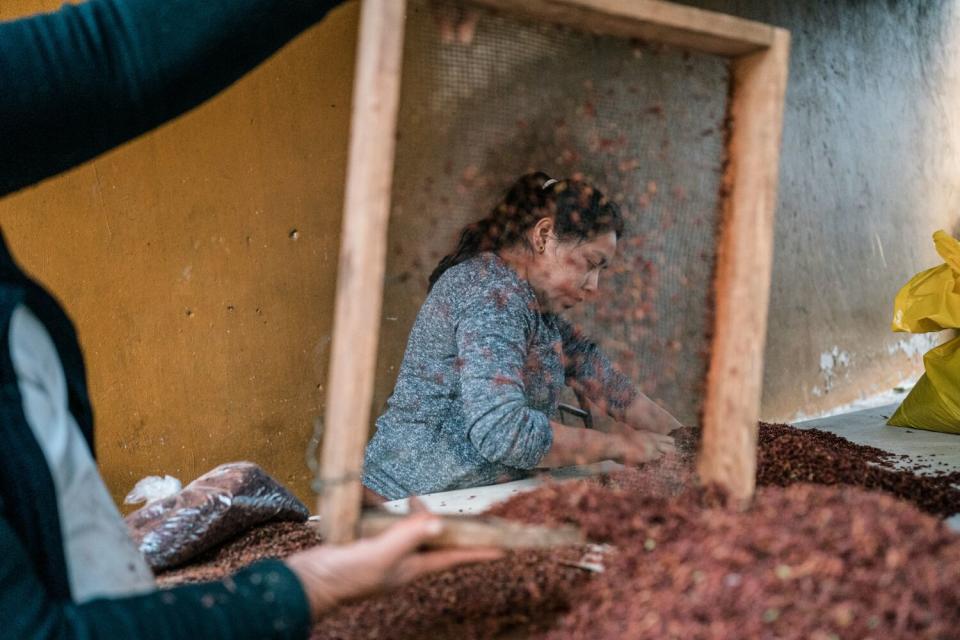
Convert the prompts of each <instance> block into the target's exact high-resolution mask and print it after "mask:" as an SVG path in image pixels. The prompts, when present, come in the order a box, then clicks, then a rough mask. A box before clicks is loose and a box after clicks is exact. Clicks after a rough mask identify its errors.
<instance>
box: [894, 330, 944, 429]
mask: <svg viewBox="0 0 960 640" xmlns="http://www.w3.org/2000/svg"><path fill="white" fill-rule="evenodd" d="M923 368H924V371H925V372H924V374H923V375H922V376H920V379H919V380H918V381H917V384H916V385H915V386H914V387H913V389H911V390H910V393H909V394H908V395H907V397H906V398H904V399H903V402H902V403H900V406H899V407H897V410H896V412H895V413H894V414H893V415H892V416H890V420H889V421H887V424H889V425H891V426H894V427H913V428H915V429H928V430H930V431H943V432H945V433H960V337H956V338H954V339H953V340H951V341H950V342H946V343H944V344H942V345H940V346H939V347H934V348H933V349H931V350H930V351H927V353H926V354H925V355H924V356H923Z"/></svg>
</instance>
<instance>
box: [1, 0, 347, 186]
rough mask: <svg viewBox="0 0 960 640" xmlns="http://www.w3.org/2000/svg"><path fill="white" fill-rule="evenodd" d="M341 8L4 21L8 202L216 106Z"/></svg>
mask: <svg viewBox="0 0 960 640" xmlns="http://www.w3.org/2000/svg"><path fill="white" fill-rule="evenodd" d="M337 4H339V2H337V1H336V0H89V1H88V2H85V3H83V4H80V5H76V6H71V5H65V6H64V7H63V8H61V9H60V10H59V11H57V12H55V13H50V14H42V15H35V16H31V17H27V18H23V19H20V20H14V21H10V22H2V23H0V196H2V195H4V194H7V193H10V192H12V191H15V190H17V189H20V188H23V187H25V186H28V185H30V184H33V183H35V182H38V181H40V180H42V179H44V178H46V177H49V176H52V175H55V174H57V173H60V172H61V171H64V170H66V169H69V168H70V167H73V166H75V165H77V164H80V163H81V162H84V161H85V160H88V159H90V158H92V157H94V156H96V155H98V154H100V153H102V152H104V151H106V150H108V149H110V148H112V147H115V146H117V145H119V144H120V143H122V142H125V141H127V140H129V139H131V138H134V137H136V136H138V135H140V134H141V133H144V132H146V131H148V130H150V129H152V128H154V127H156V126H157V125H159V124H161V123H163V122H165V121H167V120H170V119H172V118H174V117H175V116H177V115H180V114H181V113H183V112H185V111H187V110H188V109H191V108H193V107H195V106H196V105H198V104H200V103H201V102H203V101H204V100H206V99H208V98H210V97H211V96H213V95H214V94H216V93H217V92H219V91H220V90H222V89H223V88H225V87H226V86H228V85H229V84H231V83H232V82H234V81H235V80H237V79H238V78H239V77H240V76H242V75H243V74H244V73H246V72H247V71H249V70H250V69H252V68H253V67H255V66H256V65H257V64H259V63H260V62H262V61H263V60H265V59H266V58H267V57H268V56H270V54H272V53H273V52H275V51H276V50H277V49H279V48H280V47H281V46H283V44H284V43H286V42H287V41H289V40H290V39H291V38H293V37H294V36H295V35H297V34H298V33H300V32H301V31H303V30H304V29H306V28H307V27H309V26H310V25H312V24H313V23H315V22H317V21H318V20H320V18H322V17H323V16H324V15H325V14H326V13H327V11H329V9H330V8H331V7H333V6H335V5H337Z"/></svg>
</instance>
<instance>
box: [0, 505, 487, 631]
mask: <svg viewBox="0 0 960 640" xmlns="http://www.w3.org/2000/svg"><path fill="white" fill-rule="evenodd" d="M441 528H442V524H441V523H440V521H439V520H438V519H436V518H434V517H431V516H427V515H418V516H413V517H411V518H409V519H408V520H406V521H404V522H402V523H400V524H398V525H397V526H395V527H394V528H393V529H391V530H390V531H387V532H386V533H384V534H383V535H381V536H379V537H377V538H372V539H369V540H362V541H360V542H357V543H355V544H353V545H347V546H342V547H334V546H329V547H324V546H320V547H316V548H314V549H310V550H307V551H302V552H300V553H297V554H295V555H293V556H291V557H290V558H288V559H287V561H286V562H282V561H280V560H265V561H263V562H258V563H256V564H254V565H251V566H250V567H248V568H246V569H244V570H242V571H240V572H238V573H236V574H235V575H233V576H231V577H230V578H227V579H225V580H223V581H220V582H211V583H205V584H196V585H186V586H181V587H176V588H173V589H168V590H160V591H154V592H151V593H148V594H144V595H137V596H130V597H126V598H110V599H98V600H92V601H90V602H86V603H83V604H79V605H77V604H73V603H70V602H58V601H54V600H51V599H50V598H48V597H47V596H46V593H45V591H44V588H43V585H42V584H41V583H40V581H39V580H38V578H37V576H36V575H35V573H34V571H33V566H32V564H31V563H30V562H29V560H28V558H27V555H26V553H25V551H24V549H23V546H22V545H21V544H20V540H19V538H17V536H16V534H15V533H14V532H13V530H12V529H11V527H10V526H9V524H8V523H7V522H6V520H5V519H4V518H3V517H0V629H3V637H4V638H15V639H18V640H19V639H23V640H26V639H30V640H100V639H102V640H117V639H118V638H124V639H125V640H171V639H183V640H188V639H189V640H195V639H197V638H204V640H217V639H220V638H223V639H224V640H226V639H230V640H245V639H247V638H249V639H251V640H253V639H257V640H260V639H263V638H280V639H285V640H286V639H289V640H294V639H296V640H302V639H303V638H306V637H307V635H308V633H309V630H310V627H311V626H312V623H313V622H315V621H316V620H317V618H318V617H319V615H320V614H321V613H322V612H323V611H325V610H327V609H329V608H330V607H333V606H335V605H337V604H339V603H341V602H346V601H349V600H353V599H355V598H358V597H361V596H364V595H369V594H372V593H375V592H377V591H380V590H384V589H389V588H391V587H395V586H398V585H400V584H403V583H404V582H407V581H409V580H412V579H414V578H416V577H418V576H420V575H423V574H424V573H427V572H430V571H439V570H443V569H447V568H450V567H452V566H454V565H457V564H462V563H464V562H474V561H480V560H489V559H493V558H496V557H498V553H497V552H495V551H489V550H472V551H471V550H462V551H436V552H428V553H418V552H417V548H418V547H419V546H420V545H421V544H422V543H424V542H426V541H428V540H429V539H431V538H433V537H434V536H436V535H437V534H438V533H439V531H440V529H441Z"/></svg>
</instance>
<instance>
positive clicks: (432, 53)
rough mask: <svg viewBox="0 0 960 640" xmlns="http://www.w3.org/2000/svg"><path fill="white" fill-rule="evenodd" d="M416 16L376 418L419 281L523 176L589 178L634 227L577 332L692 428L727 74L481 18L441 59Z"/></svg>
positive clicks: (568, 32) (430, 17)
mask: <svg viewBox="0 0 960 640" xmlns="http://www.w3.org/2000/svg"><path fill="white" fill-rule="evenodd" d="M436 11H437V8H436V5H435V4H431V5H428V4H427V3H426V2H422V1H420V0H412V1H411V2H410V3H409V11H408V22H407V31H406V38H405V48H404V60H403V78H402V89H401V106H400V113H399V121H398V127H399V128H398V133H399V137H398V146H397V156H396V165H395V166H396V168H395V175H394V187H393V209H392V212H391V215H392V219H391V228H390V241H389V257H388V269H387V280H386V292H385V298H384V304H385V307H384V315H385V318H386V320H385V323H384V327H383V335H382V338H381V358H380V365H379V366H380V371H379V375H378V381H377V390H376V398H375V402H376V407H375V409H377V410H379V409H381V408H382V407H383V404H384V402H385V401H386V398H387V397H388V396H389V394H390V391H391V389H392V386H393V383H394V380H395V376H396V370H397V368H398V367H399V363H400V359H401V357H402V354H403V349H404V347H405V344H406V339H407V334H408V333H409V330H410V327H411V326H412V323H413V320H414V318H415V316H416V313H417V310H418V309H419V307H420V304H421V303H422V302H423V299H424V297H425V295H426V291H427V277H428V275H429V273H430V272H431V270H432V269H433V267H434V266H435V265H436V263H437V261H438V260H439V259H440V258H441V257H442V256H443V255H445V254H446V253H449V252H450V250H451V249H452V248H453V245H454V244H455V241H456V237H457V235H458V232H459V231H460V229H461V228H462V227H463V226H464V225H465V224H467V223H469V222H471V221H474V220H476V219H479V218H482V217H483V216H485V215H486V213H487V212H488V211H489V210H490V209H491V208H492V207H493V206H494V205H495V204H496V203H497V201H498V200H499V198H500V197H501V196H502V195H503V193H504V192H505V190H506V189H507V188H508V187H509V185H510V184H511V183H512V182H513V181H514V180H515V179H516V178H517V177H518V176H520V175H521V174H523V173H526V172H528V171H532V170H543V171H545V172H547V173H549V174H550V175H552V176H555V177H558V178H561V177H566V176H572V175H574V174H577V173H580V174H583V175H584V176H585V177H586V178H587V179H588V180H590V181H591V182H592V183H594V184H595V185H596V186H597V187H598V188H600V189H601V190H602V191H603V192H604V193H606V194H607V195H608V196H610V197H611V198H612V199H614V200H615V201H616V202H618V203H619V204H620V205H621V207H622V209H623V212H624V215H625V218H626V221H627V232H626V234H625V236H624V238H623V240H622V241H621V242H620V243H619V248H618V253H619V255H618V256H617V260H616V261H615V262H614V265H613V266H612V267H611V269H610V270H609V271H607V272H606V273H604V275H603V276H601V295H600V297H599V301H598V302H597V303H596V304H595V305H594V306H591V307H589V308H584V309H582V310H577V311H576V313H574V314H573V315H571V316H570V318H571V319H572V320H574V321H575V322H577V323H578V324H580V325H581V326H582V327H583V328H584V329H585V331H586V332H587V333H588V335H591V336H592V337H594V338H595V339H596V340H597V341H598V342H599V343H600V344H601V346H602V347H603V348H604V349H605V351H606V353H607V354H608V355H609V356H610V357H611V359H613V360H614V361H615V362H616V363H617V364H618V365H619V367H620V368H621V369H622V370H623V371H624V372H625V373H627V374H628V375H629V376H630V377H631V378H632V379H633V380H635V381H636V382H637V383H638V384H639V385H640V387H641V388H642V389H643V390H644V391H645V392H646V393H647V394H648V395H649V396H650V397H652V398H653V399H655V400H657V401H658V402H660V403H661V404H662V405H663V406H664V407H665V408H667V409H668V410H669V411H671V412H672V413H673V414H674V415H675V416H676V417H677V418H678V419H679V420H680V421H681V422H683V423H684V424H688V425H692V424H695V423H696V422H697V420H698V417H699V413H700V409H701V405H702V401H703V392H704V379H705V373H706V366H707V360H706V356H707V354H708V348H709V337H708V332H709V326H710V318H711V314H710V299H711V277H712V272H713V264H714V257H715V245H716V237H717V224H718V211H719V190H720V183H721V177H722V175H721V174H722V168H723V162H724V121H725V117H726V106H727V95H728V82H729V66H728V64H727V61H726V60H725V59H723V58H719V57H715V56H709V55H703V54H690V53H685V52H681V51H678V50H673V49H670V48H665V47H660V46H654V45H648V44H644V43H641V42H638V41H631V40H627V39H623V38H617V37H608V36H596V35H592V34H589V33H585V32H578V31H575V30H572V29H568V28H564V27H558V26H554V25H548V24H536V23H533V22H528V21H524V20H522V19H518V18H516V17H513V16H509V15H502V14H499V13H493V12H490V11H486V10H482V11H481V18H480V20H479V22H478V24H477V28H476V32H475V34H473V37H472V39H470V41H469V42H444V41H443V40H444V39H443V38H442V37H441V31H440V29H438V25H437V22H436Z"/></svg>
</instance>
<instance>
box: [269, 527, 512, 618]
mask: <svg viewBox="0 0 960 640" xmlns="http://www.w3.org/2000/svg"><path fill="white" fill-rule="evenodd" d="M442 531H443V522H442V521H441V520H440V519H439V518H437V517H436V516H433V515H430V514H417V515H413V516H410V517H409V518H407V519H406V520H404V521H403V522H400V523H398V524H397V525H395V526H394V527H393V528H391V529H390V530H388V531H386V532H385V533H383V534H382V535H380V536H377V537H375V538H368V539H365V540H360V541H358V542H354V543H353V544H349V545H344V546H327V545H322V546H319V547H314V548H313V549H309V550H307V551H301V552H300V553H296V554H294V555H292V556H290V557H289V558H287V560H286V563H287V566H288V567H290V569H291V570H292V571H293V572H294V573H295V574H296V575H297V577H298V578H299V579H300V582H301V584H302V585H303V588H304V591H305V592H306V594H307V600H308V601H309V602H310V610H311V613H312V614H313V618H314V620H316V619H317V618H318V617H319V616H320V614H321V613H323V612H324V611H326V610H327V609H330V608H331V607H334V606H336V605H338V604H341V603H343V602H348V601H350V600H355V599H357V598H361V597H364V596H368V595H372V594H374V593H379V592H381V591H387V590H389V589H393V588H395V587H398V586H400V585H403V584H406V583H407V582H410V581H411V580H414V579H416V578H418V577H420V576H422V575H424V574H427V573H431V572H434V571H443V570H445V569H450V568H452V567H455V566H457V565H461V564H467V563H471V562H481V561H485V560H495V559H497V558H499V557H501V556H502V555H503V554H502V552H500V551H497V550H495V549H456V550H443V551H419V550H418V549H419V548H420V546H421V545H423V544H424V543H425V542H428V541H429V540H431V539H432V538H435V537H436V536H438V535H439V534H440V533H441V532H442Z"/></svg>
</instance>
